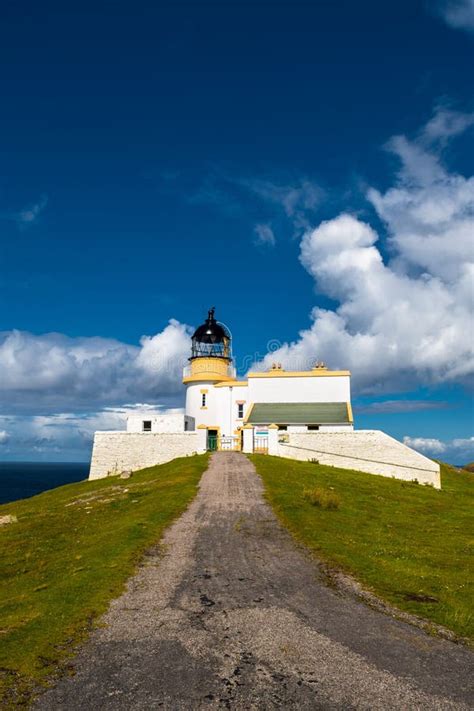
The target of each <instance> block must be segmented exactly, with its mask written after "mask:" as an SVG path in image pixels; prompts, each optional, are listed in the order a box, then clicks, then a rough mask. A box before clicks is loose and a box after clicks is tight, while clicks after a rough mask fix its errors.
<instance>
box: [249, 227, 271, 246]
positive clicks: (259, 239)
mask: <svg viewBox="0 0 474 711" xmlns="http://www.w3.org/2000/svg"><path fill="white" fill-rule="evenodd" d="M254 232H255V234H256V238H255V244H257V245H262V246H269V247H274V246H275V243H276V238H275V234H274V232H273V230H272V228H271V227H270V225H266V224H258V225H255V228H254Z"/></svg>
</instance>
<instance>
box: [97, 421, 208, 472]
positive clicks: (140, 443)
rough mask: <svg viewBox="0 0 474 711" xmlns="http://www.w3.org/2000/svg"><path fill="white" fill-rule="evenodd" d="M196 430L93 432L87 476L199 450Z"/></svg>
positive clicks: (147, 465)
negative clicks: (92, 444) (89, 466)
mask: <svg viewBox="0 0 474 711" xmlns="http://www.w3.org/2000/svg"><path fill="white" fill-rule="evenodd" d="M203 451H204V449H203V448H202V446H201V438H199V435H198V433H197V432H174V433H171V432H156V433H155V432H96V433H95V436H94V446H93V448H92V459H91V468H90V473H89V479H103V478H104V477H106V476H109V475H110V474H120V473H121V472H123V471H133V470H135V469H144V468H145V467H151V466H153V465H155V464H163V463H164V462H169V461H171V460H172V459H176V457H185V456H188V455H192V454H197V453H199V452H203Z"/></svg>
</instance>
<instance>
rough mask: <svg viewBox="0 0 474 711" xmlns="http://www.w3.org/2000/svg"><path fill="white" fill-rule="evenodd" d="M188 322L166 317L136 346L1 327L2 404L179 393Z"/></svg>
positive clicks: (44, 405) (29, 408) (116, 400)
mask: <svg viewBox="0 0 474 711" xmlns="http://www.w3.org/2000/svg"><path fill="white" fill-rule="evenodd" d="M190 335H191V330H190V328H189V326H186V325H183V324H181V323H178V321H175V320H171V321H170V322H169V324H168V325H167V326H166V328H165V329H164V330H163V331H162V332H161V333H158V334H157V335H155V336H143V338H142V339H141V341H140V346H139V347H138V346H131V345H129V344H126V343H122V342H120V341H116V340H113V339H106V338H69V337H67V336H64V335H62V334H59V333H48V334H44V335H39V336H37V335H34V334H31V333H27V332H22V331H7V332H4V333H0V372H2V374H3V377H2V378H1V380H0V393H1V398H0V402H1V403H2V406H1V407H2V410H3V411H4V412H5V411H8V412H15V411H16V412H18V411H25V412H28V413H34V412H44V411H50V412H51V411H55V412H57V411H59V410H65V409H69V408H71V409H76V410H77V409H78V408H79V409H81V408H88V409H90V408H93V407H94V406H104V405H115V404H121V403H123V402H127V401H132V402H133V401H136V400H137V399H143V400H148V401H150V400H151V401H157V400H158V399H159V400H160V401H161V402H165V403H167V404H171V401H172V400H173V398H174V399H176V398H179V397H180V396H181V375H182V368H183V365H184V364H185V363H186V361H187V356H188V352H189V348H190V342H189V339H190Z"/></svg>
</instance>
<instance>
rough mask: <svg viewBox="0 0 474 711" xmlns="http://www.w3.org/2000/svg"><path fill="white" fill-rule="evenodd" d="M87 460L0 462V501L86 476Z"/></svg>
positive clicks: (19, 497)
mask: <svg viewBox="0 0 474 711" xmlns="http://www.w3.org/2000/svg"><path fill="white" fill-rule="evenodd" d="M89 466H90V465H89V464H88V463H86V462H79V463H78V462H0V504H7V503H8V502H10V501H17V499H26V498H28V497H29V496H34V495H35V494H40V493H41V492H42V491H47V490H48V489H55V488H56V487H57V486H62V485H63V484H71V483H72V482H74V481H82V480H83V479H87V476H88V474H89Z"/></svg>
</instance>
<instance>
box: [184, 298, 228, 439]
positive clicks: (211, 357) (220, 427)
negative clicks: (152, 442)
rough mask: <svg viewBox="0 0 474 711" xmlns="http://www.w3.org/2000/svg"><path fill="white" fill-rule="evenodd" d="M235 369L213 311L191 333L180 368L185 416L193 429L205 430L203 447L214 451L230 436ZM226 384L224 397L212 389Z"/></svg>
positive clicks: (225, 330)
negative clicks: (188, 353)
mask: <svg viewBox="0 0 474 711" xmlns="http://www.w3.org/2000/svg"><path fill="white" fill-rule="evenodd" d="M234 382H235V369H234V366H233V363H232V336H231V333H230V331H229V329H228V328H227V326H225V325H224V324H223V323H220V322H219V321H217V320H216V318H215V309H214V308H211V309H209V311H208V314H207V318H206V320H205V321H204V323H202V324H201V325H200V326H198V328H197V329H196V330H195V332H194V334H193V336H192V339H191V356H190V358H189V365H188V366H187V367H186V368H185V369H184V373H183V384H184V385H185V387H186V410H185V411H186V413H187V414H188V415H190V416H192V417H193V418H194V420H195V423H196V428H199V429H206V430H207V446H208V448H209V449H216V448H217V447H218V446H219V445H220V442H221V441H222V438H223V437H224V438H225V437H228V436H232V435H234V432H233V427H232V424H233V422H232V421H233V420H234V419H235V418H234V417H233V416H232V415H233V413H232V397H231V396H232V392H233V386H232V384H233V383H234ZM219 384H223V385H227V386H228V387H227V388H226V390H227V392H226V394H225V395H224V393H223V392H222V391H219V390H217V389H216V388H215V386H217V385H219Z"/></svg>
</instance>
